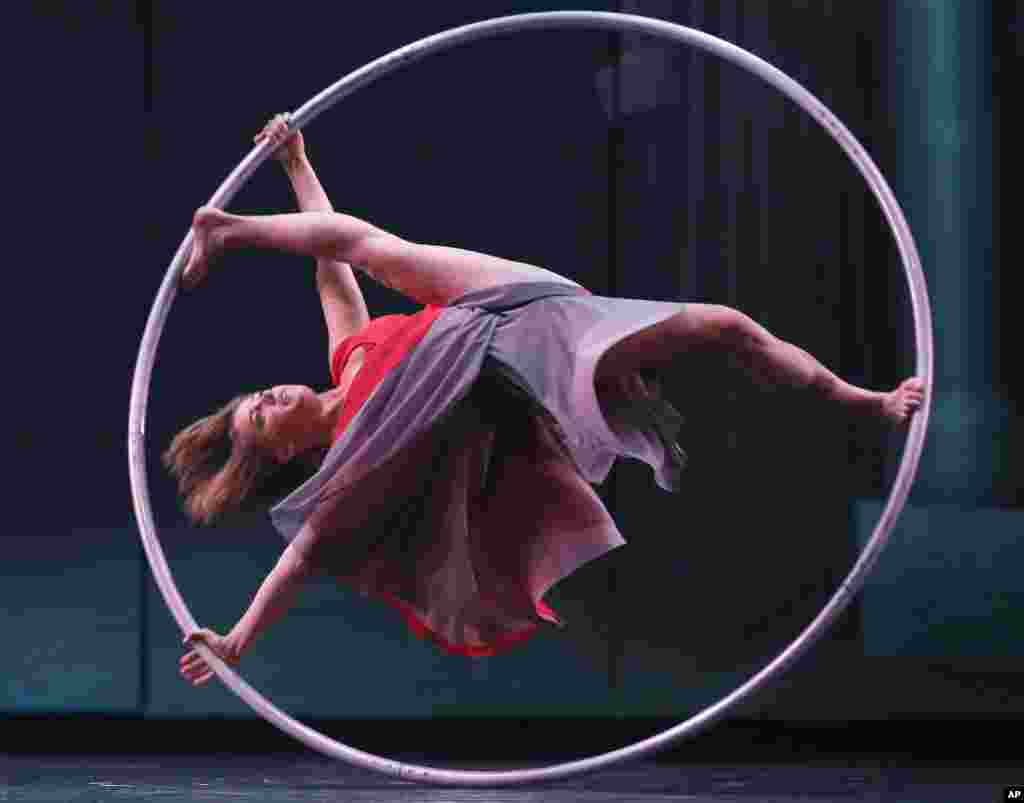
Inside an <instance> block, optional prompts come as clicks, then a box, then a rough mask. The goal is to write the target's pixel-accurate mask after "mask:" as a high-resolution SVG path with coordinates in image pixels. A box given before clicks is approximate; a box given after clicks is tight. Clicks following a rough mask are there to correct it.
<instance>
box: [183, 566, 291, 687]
mask: <svg viewBox="0 0 1024 803" xmlns="http://www.w3.org/2000/svg"><path fill="white" fill-rule="evenodd" d="M310 574H311V570H310V568H309V565H308V564H307V563H306V561H305V560H303V558H302V556H301V555H300V554H299V553H298V551H297V550H295V549H293V548H292V547H288V548H287V549H286V550H285V551H284V554H283V555H281V559H280V560H279V561H278V562H277V566H275V567H274V570H273V571H272V572H271V573H270V574H269V575H268V576H267V579H266V580H264V581H263V585H261V586H260V589H259V591H257V592H256V598H255V599H254V600H253V601H252V604H251V605H250V606H249V610H248V611H246V613H245V616H243V617H242V618H241V619H240V620H239V622H238V624H237V625H235V627H234V628H233V629H232V631H231V632H230V633H228V635H226V636H221V635H219V634H217V633H215V632H213V631H212V630H199V631H197V632H195V633H190V634H189V635H188V636H187V637H186V639H185V643H186V644H194V643H195V642H197V641H203V642H204V643H205V644H206V646H208V647H209V648H210V649H211V650H213V652H214V653H215V654H216V655H217V656H218V657H219V658H220V659H221V660H222V661H225V662H226V663H228V664H237V663H238V661H239V660H240V659H241V657H242V653H244V652H245V651H246V650H247V649H249V646H250V645H251V644H252V642H253V641H254V640H255V638H256V637H257V636H258V635H259V634H260V633H262V632H264V631H265V630H266V629H267V628H268V627H270V625H272V624H273V623H274V622H276V621H278V620H279V619H280V618H281V617H282V616H284V615H285V613H287V612H288V610H289V609H290V608H291V607H292V605H294V604H295V600H296V598H297V597H298V593H299V589H300V587H301V586H302V583H303V582H304V581H305V580H306V578H307V577H309V575H310ZM181 675H182V677H183V678H185V680H187V681H188V682H189V683H191V684H192V685H193V686H202V685H203V684H204V683H207V682H208V681H209V680H210V679H211V678H212V677H213V670H212V669H210V666H209V664H207V663H206V660H205V659H204V658H203V657H202V656H201V655H200V654H199V651H198V650H190V651H189V652H188V653H186V654H185V655H183V656H182V658H181Z"/></svg>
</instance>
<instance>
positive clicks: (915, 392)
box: [881, 376, 924, 427]
mask: <svg viewBox="0 0 1024 803" xmlns="http://www.w3.org/2000/svg"><path fill="white" fill-rule="evenodd" d="M881 401H882V417H883V418H885V419H886V420H887V421H889V422H890V423H891V424H892V425H893V426H897V427H901V426H903V425H904V424H906V423H907V422H908V421H909V420H910V417H911V416H912V415H914V413H916V412H917V410H918V409H919V408H920V407H921V405H922V404H923V403H924V380H923V379H920V378H918V377H916V376H915V377H911V378H910V379H905V380H903V382H901V383H900V386H899V387H898V388H896V389H895V390H893V391H891V392H889V393H886V394H884V395H883V396H882V400H881Z"/></svg>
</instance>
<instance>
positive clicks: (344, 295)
mask: <svg viewBox="0 0 1024 803" xmlns="http://www.w3.org/2000/svg"><path fill="white" fill-rule="evenodd" d="M266 138H269V139H270V140H271V141H273V142H275V143H277V144H278V146H279V147H278V148H277V150H276V151H275V154H274V155H275V157H276V158H277V160H278V161H279V162H280V163H281V166H282V167H283V168H284V170H285V173H286V174H287V175H288V180H289V181H290V182H291V185H292V190H293V191H294V193H295V199H296V201H297V202H298V206H299V209H300V210H301V211H303V212H333V211H334V207H333V206H332V205H331V201H330V199H329V198H328V197H327V193H326V192H325V191H324V188H323V185H321V183H320V179H319V178H318V177H317V175H316V171H314V170H313V166H312V164H311V163H310V161H309V158H308V157H307V155H306V145H305V140H304V139H303V136H302V132H301V131H292V130H291V129H290V128H289V127H288V121H287V118H286V117H285V116H284V115H281V114H279V115H277V116H275V117H274V119H273V120H271V121H270V122H269V123H267V125H266V126H265V127H264V128H263V130H262V131H260V133H259V134H257V135H256V137H255V141H256V142H259V141H261V140H263V139H266ZM316 287H317V291H318V292H319V294H320V303H321V305H322V306H323V311H324V322H325V323H326V324H327V334H328V339H329V341H330V343H329V347H328V352H327V353H328V360H330V357H331V355H332V354H334V351H335V349H336V348H337V346H338V344H339V343H340V342H341V341H342V340H344V339H345V338H346V337H348V336H349V335H350V334H353V333H355V332H358V331H360V330H361V329H362V328H363V327H364V326H366V324H367V323H369V321H370V314H369V311H368V310H367V308H366V301H365V299H364V298H363V293H362V290H361V289H360V287H359V283H358V282H357V281H356V277H355V275H354V274H353V272H352V267H351V266H350V265H349V264H348V263H347V262H342V261H339V260H333V259H325V258H322V257H321V258H318V259H317V260H316Z"/></svg>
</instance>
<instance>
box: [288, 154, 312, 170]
mask: <svg viewBox="0 0 1024 803" xmlns="http://www.w3.org/2000/svg"><path fill="white" fill-rule="evenodd" d="M281 164H282V165H283V166H284V169H285V172H286V173H288V174H289V175H294V174H295V173H300V172H303V171H305V170H308V169H309V160H307V159H306V154H304V153H302V154H299V155H298V156H292V155H291V154H288V156H286V157H285V158H284V159H282V160H281Z"/></svg>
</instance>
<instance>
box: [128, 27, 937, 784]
mask: <svg viewBox="0 0 1024 803" xmlns="http://www.w3.org/2000/svg"><path fill="white" fill-rule="evenodd" d="M553 28H574V29H575V28H587V29H596V30H605V31H607V30H610V31H619V32H623V33H631V34H647V35H650V36H654V37H660V38H663V39H669V40H671V41H673V42H677V43H681V44H684V45H692V46H695V47H698V48H700V49H702V50H705V51H708V52H709V53H713V54H716V55H718V56H721V57H722V58H724V59H726V60H727V61H730V62H732V63H733V64H735V65H737V66H739V67H742V68H744V69H746V70H748V71H750V72H752V73H754V74H755V75H757V76H759V77H760V78H762V79H764V80H765V81H767V82H768V83H769V84H771V85H772V86H774V87H775V88H776V89H778V90H779V91H781V92H782V93H783V94H785V95H787V96H788V97H789V98H790V99H791V100H793V101H794V102H795V103H796V104H797V105H798V106H800V107H801V108H802V109H803V110H804V111H806V112H807V113H808V114H810V115H811V116H812V117H813V118H814V119H816V120H817V121H818V122H819V123H820V124H821V125H822V127H824V129H825V130H826V131H827V132H828V134H829V135H830V136H831V137H832V138H833V139H834V140H835V141H836V142H837V143H838V144H839V145H840V146H841V147H842V148H843V150H844V151H845V152H846V154H847V155H848V156H849V157H850V159H851V160H852V161H853V163H854V165H856V167H857V169H858V170H859V171H860V173H861V175H863V176H864V179H865V180H866V181H867V183H868V186H869V187H870V188H871V191H872V192H873V193H874V195H875V197H876V198H877V199H878V203H879V205H880V206H881V209H882V212H883V213H884V215H885V217H886V220H887V221H888V223H889V226H890V228H891V229H892V232H893V235H894V237H895V238H896V244H897V246H898V247H899V252H900V257H901V259H902V263H903V270H904V273H905V275H906V279H907V285H908V288H909V291H910V299H911V309H912V313H913V319H914V337H915V360H916V374H917V375H918V376H920V377H922V378H923V380H924V382H925V401H924V404H923V406H922V407H921V409H919V410H918V411H917V413H916V415H915V416H914V419H913V421H912V423H911V426H910V431H909V433H908V436H907V441H906V444H905V446H904V450H903V456H902V458H901V461H900V466H899V472H898V474H897V476H896V480H895V482H894V483H893V487H892V490H891V492H890V494H889V498H888V501H887V503H886V505H885V508H884V509H883V511H882V515H881V518H880V519H879V521H878V524H877V526H876V527H875V530H874V533H873V535H872V537H871V539H870V541H869V542H868V544H867V545H866V546H865V548H864V551H863V552H862V553H861V555H860V558H859V559H858V560H857V562H856V563H855V564H854V566H853V569H852V570H851V571H850V573H849V575H848V576H847V577H846V579H845V580H844V581H843V582H842V584H840V586H839V588H838V589H837V590H836V592H835V594H834V595H833V596H832V598H831V599H830V600H829V602H828V604H827V605H825V607H824V608H823V609H822V610H821V612H820V613H819V614H818V615H817V616H816V617H815V619H814V620H813V621H812V622H811V623H810V624H809V625H808V626H807V628H806V629H805V630H804V631H803V632H802V633H801V634H800V635H799V636H798V637H797V638H796V639H795V640H794V641H793V642H792V643H791V644H790V645H789V646H788V647H786V649H784V650H783V651H782V652H781V653H780V654H779V655H778V656H777V657H776V658H775V659H773V660H772V661H771V662H770V663H768V664H767V665H766V666H765V667H764V668H763V669H761V670H760V671H759V672H757V673H756V674H755V675H753V676H752V677H751V678H750V679H749V680H747V681H746V682H745V683H743V684H742V685H741V686H739V687H738V688H736V689H735V690H734V691H733V692H732V693H730V694H729V695H727V696H725V697H723V698H722V699H721V700H719V701H718V702H716V703H714V704H713V705H710V706H708V707H707V708H705V709H704V710H702V711H700V712H699V713H698V714H696V715H694V716H693V717H691V718H690V719H688V720H686V721H685V722H682V723H680V724H678V725H675V726H674V727H672V728H669V729H668V730H665V731H662V732H661V733H658V734H655V735H654V736H651V737H649V738H647V739H644V740H643V741H639V742H636V743H634V744H631V745H628V746H626V747H623V748H620V749H618V750H613V751H611V752H608V753H602V754H600V755H596V756H591V757H589V758H585V759H580V760H576V761H570V762H567V763H564V764H555V765H552V766H548V767H539V768H532V769H517V770H506V771H501V772H489V771H466V770H449V769H441V768H434V767H425V766H417V765H412V764H404V763H402V762H398V761H393V760H390V759H386V758H382V757H379V756H375V755H372V754H369V753H364V752H362V751H359V750H356V749H354V748H351V747H348V746H346V745H344V744H341V743H339V742H336V741H334V740H333V739H330V738H328V737H327V736H325V735H323V734H321V733H319V732H318V731H315V730H313V729H311V728H309V727H307V726H306V725H303V724H302V723H300V722H298V721H297V720H295V719H292V718H291V717H290V716H288V715H287V714H286V713H284V712H283V711H281V710H280V709H278V708H276V707H275V706H274V705H273V704H272V703H270V702H269V701H268V700H266V699H265V698H264V697H263V696H262V695H261V694H260V693H259V692H257V691H256V690H255V689H253V688H252V687H251V686H249V685H248V684H247V683H246V682H245V681H244V680H243V679H242V678H241V677H240V676H238V675H237V674H236V673H235V672H234V670H232V669H231V668H229V667H228V666H226V665H225V664H224V663H223V662H222V661H220V660H219V659H218V658H217V657H216V656H215V655H213V653H212V652H211V651H210V650H209V649H208V648H207V647H206V646H205V645H204V644H199V645H197V646H198V649H199V651H200V653H201V654H202V656H203V658H204V659H206V661H207V662H208V663H209V664H210V665H211V666H212V667H213V669H214V671H215V672H216V674H217V676H218V677H219V678H220V679H221V680H222V681H223V682H224V683H225V685H227V687H228V688H229V689H231V690H232V691H233V692H234V693H235V694H237V695H238V696H239V697H240V698H242V699H243V700H244V701H245V702H246V703H248V704H249V705H250V706H251V707H252V708H253V710H255V711H256V713H257V714H259V715H260V716H261V717H263V718H264V719H266V720H267V721H268V722H270V723H271V724H272V725H274V726H276V727H277V728H280V729H281V730H282V731H284V732H285V733H287V734H289V735H290V736H293V737H294V738H296V739H298V740H299V741H300V742H302V743H303V744H305V745H307V746H308V747H310V748H312V749H314V750H317V751H319V752H321V753H323V754H325V755H327V756H330V757H332V758H337V759H340V760H342V761H346V762H349V763H351V764H354V765H356V766H357V767H361V768H363V769H368V770H374V771H376V772H382V773H384V774H386V775H390V776H393V777H395V778H399V779H401V780H404V781H415V782H421V783H431V784H442V785H449V786H475V787H493V786H508V785H513V784H525V783H532V782H537V781H551V780H556V779H560V778H566V777H569V776H573V775H579V774H582V773H585V772H590V771H593V770H597V769H601V768H603V767H608V766H610V765H612V764H616V763H618V762H621V761H626V760H629V759H634V758H640V757H642V756H647V755H650V754H652V753H654V752H655V751H657V750H660V749H662V748H664V747H667V746H668V745H670V744H672V743H673V742H675V741H677V740H679V739H682V738H683V737H686V736H692V735H694V734H696V733H697V732H699V731H700V730H702V729H704V728H706V727H707V726H708V725H710V724H711V723H713V722H715V721H716V720H717V719H719V718H720V717H722V716H723V715H724V714H725V713H726V712H727V711H728V710H729V709H731V708H733V707H735V706H736V705H738V704H739V703H740V702H742V701H743V700H744V699H746V698H747V697H749V696H750V695H752V694H753V693H754V692H756V691H757V690H759V689H760V688H762V687H763V686H765V685H766V684H767V683H768V682H769V681H770V680H771V679H773V678H774V677H776V676H778V675H780V674H781V673H782V672H784V671H785V670H786V669H787V668H789V667H790V666H791V665H792V664H793V663H794V662H795V661H796V660H797V658H799V657H800V656H801V655H802V654H803V653H804V652H805V651H806V650H807V649H808V648H810V647H811V646H812V645H813V644H814V643H815V642H816V641H817V639H818V638H820V637H821V635H822V634H823V633H824V632H825V631H826V630H827V629H828V628H829V626H831V625H832V624H833V623H834V622H835V620H836V619H837V618H838V617H839V615H840V614H841V613H842V611H843V610H844V609H845V608H846V606H847V605H848V604H849V602H850V600H851V599H852V598H853V596H854V594H856V593H857V591H859V590H860V588H861V587H862V586H863V584H864V581H865V579H866V577H867V574H868V572H869V571H870V570H871V568H872V567H873V566H874V564H875V562H876V561H877V560H878V557H879V555H880V553H881V550H882V548H883V547H884V546H885V544H886V542H887V541H888V538H889V535H890V533H891V532H892V529H893V526H894V524H895V522H896V518H897V516H898V515H899V513H900V511H902V509H903V506H904V504H905V503H906V500H907V495H908V494H909V492H910V487H911V485H912V483H913V480H914V476H915V474H916V472H917V466H918V463H919V461H920V457H921V450H922V447H923V445H924V439H925V433H926V431H927V426H928V417H929V412H930V407H931V397H932V371H933V346H932V323H931V310H930V308H929V303H928V290H927V286H926V285H925V280H924V274H923V272H922V270H921V263H920V258H919V256H918V252H917V248H916V246H915V244H914V240H913V237H912V236H911V233H910V229H909V227H908V225H907V222H906V220H905V219H904V216H903V212H902V210H901V209H900V206H899V204H898V203H897V202H896V199H895V198H894V197H893V194H892V191H891V190H890V189H889V186H888V185H887V184H886V182H885V179H884V178H883V177H882V174H881V173H880V172H879V171H878V168H877V167H876V166H875V164H874V162H872V160H871V158H870V157H869V156H868V154H867V152H866V151H865V150H864V148H863V147H862V146H861V145H860V143H859V142H858V141H857V140H856V139H855V138H854V136H853V135H852V134H851V133H850V132H849V131H848V130H847V129H846V127H845V126H844V125H843V124H842V123H841V122H840V121H839V120H838V119H837V118H836V117H835V115H833V114H832V112H830V111H829V110H828V108H826V107H825V106H824V104H822V103H821V101H819V100H818V99H817V98H815V97H814V96H813V95H812V94H811V93H809V92H808V91H807V90H806V89H804V88H803V87H802V86H801V85H800V84H798V83H797V82H796V81H794V80H793V79H792V78H790V77H789V76H787V75H786V74H785V73H783V72H781V71H779V70H778V69H776V68H775V67H773V66H772V65H770V64H768V63H767V62H765V61H763V60H762V59H760V58H758V57H757V56H755V55H753V54H751V53H748V52H747V51H745V50H743V49H742V48H739V47H737V46H736V45H733V44H730V43H729V42H726V41H724V40H722V39H718V38H716V37H714V36H710V35H709V34H706V33H703V32H701V31H697V30H693V29H691V28H686V27H683V26H682V25H676V24H674V23H671V22H665V21H663V20H658V19H652V18H648V17H639V16H635V15H629V14H614V13H605V12H596V11H551V12H543V13H536V14H521V15H516V16H510V17H501V18H498V19H492V20H485V21H483V22H476V23H473V24H470V25H464V26H462V27H459V28H453V29H451V30H449V31H444V32H442V33H439V34H436V35H434V36H429V37H426V38H424V39H421V40H419V41H417V42H413V43H412V44H409V45H406V46H405V47H402V48H400V49H398V50H395V51H394V52H392V53H389V54H388V55H386V56H383V57H381V58H379V59H377V60H376V61H373V62H371V63H369V64H367V65H365V66H363V67H361V68H359V69H358V70H355V71H354V72H352V73H349V74H348V75H346V76H345V77H344V78H342V79H340V80H339V81H337V82H336V83H334V84H332V85H331V86H329V87H328V88H327V89H325V90H324V91H323V92H321V93H320V94H319V95H317V96H316V97H314V98H313V99H311V100H310V101H308V102H307V103H306V104H305V105H304V106H302V107H301V108H300V109H299V110H298V111H296V112H295V113H294V114H293V115H291V118H290V120H289V124H290V127H291V128H293V129H298V130H301V129H302V128H303V127H304V126H305V125H306V124H308V123H310V122H311V121H312V120H314V119H315V118H316V117H317V116H319V115H320V114H322V113H323V112H325V111H326V110H327V109H329V108H330V107H331V106H333V105H334V104H336V103H338V102H339V101H340V100H342V99H343V98H345V97H347V96H348V95H351V94H352V93H353V92H355V91H356V90H357V89H359V88H360V87H363V86H366V85H367V84H370V83H372V82H373V81H375V80H376V79H378V78H381V77H383V76H385V75H387V74H388V73H391V72H394V71H395V70H397V69H399V68H400V67H404V66H407V65H409V64H412V63H413V62H416V61H418V60H420V59H422V58H425V57H426V56H428V55H431V54H434V53H439V52H441V51H444V50H447V49H449V48H452V47H456V46H458V45H461V44H465V43H468V42H473V41H477V40H481V39H486V38H489V37H492V36H497V35H499V34H509V33H519V32H522V31H531V30H542V29H553ZM272 150H273V149H272V148H271V147H270V144H269V143H268V142H266V141H264V142H261V143H260V144H259V145H257V146H256V147H255V148H253V150H252V151H251V152H250V153H249V154H248V156H246V157H245V159H243V160H242V162H241V163H240V164H239V165H238V167H236V168H235V170H234V171H233V172H232V173H231V174H230V175H229V176H228V177H227V179H225V181H224V183H223V184H221V186H220V188H219V189H218V190H217V192H216V193H214V195H213V197H212V198H211V199H210V201H209V205H210V206H216V207H219V208H223V207H224V206H225V205H227V204H228V203H229V202H230V201H231V199H232V198H233V197H234V196H235V194H236V193H237V192H238V190H239V189H240V188H241V187H242V186H243V185H244V184H245V182H246V181H248V179H249V177H250V176H251V175H252V174H253V173H254V172H255V170H256V168H257V167H259V166H260V165H261V164H262V163H263V162H264V161H265V160H266V159H267V157H268V156H270V154H271V152H272ZM191 246H192V234H191V231H190V232H189V233H188V234H187V235H186V237H185V239H184V240H182V242H181V245H180V246H179V247H178V250H177V252H176V253H175V255H174V259H172V260H171V264H170V266H169V267H168V269H167V273H166V275H165V276H164V280H163V283H162V284H161V285H160V290H159V291H158V293H157V297H156V301H155V302H154V304H153V308H152V310H151V311H150V314H149V319H148V321H147V323H146V330H145V332H144V333H143V336H142V344H141V346H140V348H139V356H138V359H137V361H136V364H135V376H134V379H133V382H132V392H131V404H130V410H129V416H128V462H129V471H130V475H131V484H132V500H133V503H134V506H135V515H136V518H137V519H138V522H139V531H140V535H141V537H142V543H143V546H144V548H145V551H146V557H147V559H148V561H149V565H150V568H151V569H152V571H153V574H154V576H155V578H156V582H157V585H158V586H159V588H160V592H161V593H162V594H163V597H164V600H165V601H166V603H167V606H168V608H169V609H170V611H171V613H172V614H173V616H174V618H175V620H176V621H177V623H178V626H179V627H180V628H181V630H182V632H183V633H188V632H191V631H192V630H195V629H197V624H196V622H195V620H194V619H193V618H192V615H191V613H190V612H189V610H188V608H187V607H186V605H185V602H184V600H183V599H182V597H181V594H180V593H179V592H178V589H177V587H176V586H175V583H174V580H173V578H172V576H171V572H170V569H169V567H168V565H167V560H166V558H165V557H164V554H163V550H162V548H161V546H160V542H159V540H158V538H157V534H156V527H155V524H154V521H153V515H152V510H151V507H150V500H149V488H148V484H147V477H146V459H145V422H146V407H147V403H148V394H149V385H150V379H151V376H152V372H153V364H154V362H155V360H156V350H157V346H158V344H159V341H160V335H161V333H162V332H163V328H164V324H165V322H166V320H167V315H168V313H169V312H170V308H171V304H172V303H173V301H174V298H175V295H176V293H177V288H178V278H179V276H180V273H181V271H182V270H183V269H184V266H185V263H186V259H187V256H188V254H189V252H190V250H191Z"/></svg>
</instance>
